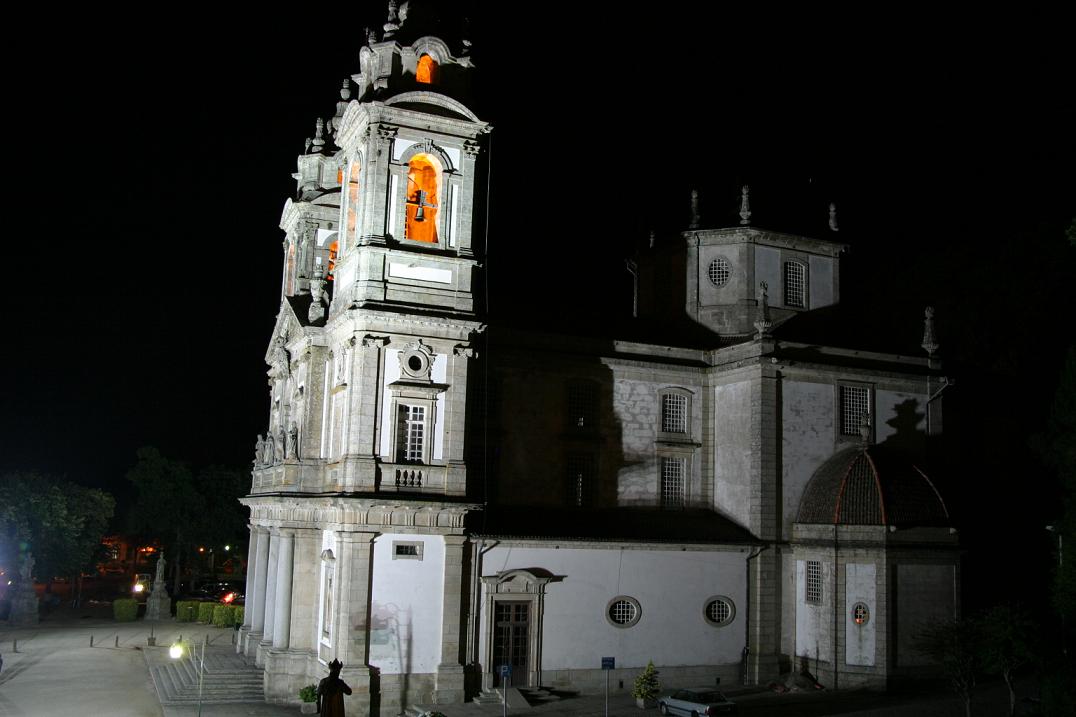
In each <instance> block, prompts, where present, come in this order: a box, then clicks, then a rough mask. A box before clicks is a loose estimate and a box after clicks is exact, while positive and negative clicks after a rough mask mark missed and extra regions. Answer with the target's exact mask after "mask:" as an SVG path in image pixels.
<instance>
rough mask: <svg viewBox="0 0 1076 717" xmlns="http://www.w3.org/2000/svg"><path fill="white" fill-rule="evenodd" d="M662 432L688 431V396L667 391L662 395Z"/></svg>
mask: <svg viewBox="0 0 1076 717" xmlns="http://www.w3.org/2000/svg"><path fill="white" fill-rule="evenodd" d="M661 431H662V433H687V396H682V395H680V394H678V393H666V394H664V395H662V397H661Z"/></svg>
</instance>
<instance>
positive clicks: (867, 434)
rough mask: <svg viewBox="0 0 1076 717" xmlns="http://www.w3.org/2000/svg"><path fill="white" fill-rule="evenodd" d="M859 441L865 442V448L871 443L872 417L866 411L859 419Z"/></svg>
mask: <svg viewBox="0 0 1076 717" xmlns="http://www.w3.org/2000/svg"><path fill="white" fill-rule="evenodd" d="M859 439H860V440H861V441H863V446H864V447H866V446H868V445H870V442H871V417H870V414H868V413H867V412H866V411H864V412H863V413H862V414H861V415H860V417H859Z"/></svg>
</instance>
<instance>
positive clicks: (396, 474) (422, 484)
mask: <svg viewBox="0 0 1076 717" xmlns="http://www.w3.org/2000/svg"><path fill="white" fill-rule="evenodd" d="M380 468H381V480H380V481H379V483H378V490H381V491H400V492H413V493H439V492H442V491H444V489H445V467H444V466H427V465H413V464H410V463H382V464H381V466H380Z"/></svg>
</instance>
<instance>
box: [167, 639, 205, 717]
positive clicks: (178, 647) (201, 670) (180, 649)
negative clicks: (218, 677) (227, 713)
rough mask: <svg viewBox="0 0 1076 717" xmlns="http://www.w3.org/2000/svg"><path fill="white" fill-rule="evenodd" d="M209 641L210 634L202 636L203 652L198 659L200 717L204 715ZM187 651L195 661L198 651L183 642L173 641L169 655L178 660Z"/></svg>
mask: <svg viewBox="0 0 1076 717" xmlns="http://www.w3.org/2000/svg"><path fill="white" fill-rule="evenodd" d="M208 643H209V635H208V634H206V635H204V636H203V637H202V654H201V656H200V657H199V659H198V717H202V679H203V677H204V676H205V648H206V645H207V644H208ZM188 644H189V643H188ZM187 651H189V652H190V653H191V660H192V661H193V660H194V659H195V657H196V656H197V653H198V651H197V650H191V649H190V648H189V647H187V648H184V646H183V643H182V642H176V643H173V645H172V646H171V647H169V648H168V656H169V657H171V658H172V659H173V660H178V659H180V658H181V657H183V653H184V652H187Z"/></svg>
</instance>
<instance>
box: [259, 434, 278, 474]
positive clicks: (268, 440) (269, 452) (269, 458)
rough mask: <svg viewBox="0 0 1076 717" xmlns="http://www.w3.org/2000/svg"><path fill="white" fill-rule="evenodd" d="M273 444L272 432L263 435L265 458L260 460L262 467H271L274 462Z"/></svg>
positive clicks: (274, 449)
mask: <svg viewBox="0 0 1076 717" xmlns="http://www.w3.org/2000/svg"><path fill="white" fill-rule="evenodd" d="M273 444H274V440H273V432H272V431H269V432H268V433H267V434H265V456H264V458H262V465H264V466H271V465H273V464H274V463H275V462H276V446H275V445H273Z"/></svg>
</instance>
